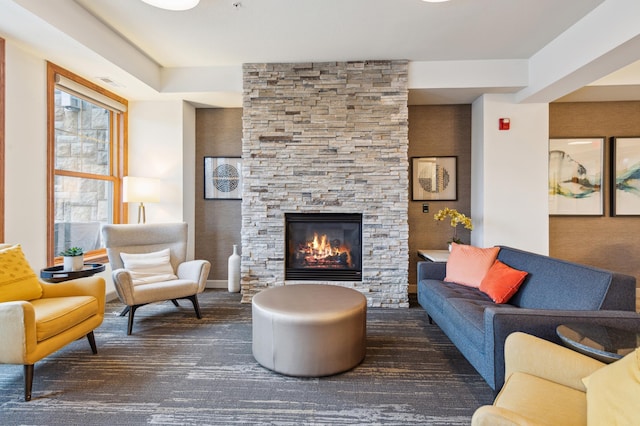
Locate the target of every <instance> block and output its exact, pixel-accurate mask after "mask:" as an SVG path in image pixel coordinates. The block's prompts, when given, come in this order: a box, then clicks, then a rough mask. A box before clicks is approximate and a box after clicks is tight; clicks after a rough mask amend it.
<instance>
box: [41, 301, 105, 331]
mask: <svg viewBox="0 0 640 426" xmlns="http://www.w3.org/2000/svg"><path fill="white" fill-rule="evenodd" d="M31 304H32V305H33V308H34V310H35V315H36V340H37V341H38V342H42V341H44V340H46V339H48V338H50V337H52V336H55V335H57V334H60V333H62V332H63V331H65V330H68V329H70V328H72V327H74V326H75V325H77V324H79V323H81V322H82V321H84V320H86V319H87V318H89V317H91V316H93V315H95V314H96V312H97V311H98V301H97V300H96V298H95V297H92V296H72V297H52V298H47V299H38V300H33V301H32V302H31Z"/></svg>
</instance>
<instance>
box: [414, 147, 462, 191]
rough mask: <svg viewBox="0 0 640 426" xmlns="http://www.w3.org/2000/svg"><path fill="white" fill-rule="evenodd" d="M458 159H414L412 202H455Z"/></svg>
mask: <svg viewBox="0 0 640 426" xmlns="http://www.w3.org/2000/svg"><path fill="white" fill-rule="evenodd" d="M457 161H458V157H414V158H412V161H411V169H412V199H413V201H425V200H431V201H455V200H457V199H458V182H457V181H458V170H457Z"/></svg>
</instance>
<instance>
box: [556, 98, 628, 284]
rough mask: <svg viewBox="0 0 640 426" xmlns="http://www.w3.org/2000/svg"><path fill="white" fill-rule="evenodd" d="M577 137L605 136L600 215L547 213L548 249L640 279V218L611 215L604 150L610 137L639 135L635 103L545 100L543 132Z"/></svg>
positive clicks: (570, 258) (608, 162)
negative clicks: (546, 113) (546, 115)
mask: <svg viewBox="0 0 640 426" xmlns="http://www.w3.org/2000/svg"><path fill="white" fill-rule="evenodd" d="M581 136H584V137H598V136H602V137H605V138H606V145H605V170H604V172H605V174H604V188H605V190H604V203H605V209H604V210H605V214H604V216H598V217H575V216H551V217H550V218H549V254H550V255H551V256H554V257H559V258H561V259H566V260H570V261H576V262H580V263H585V264H588V265H593V266H597V267H600V268H605V269H610V270H613V271H617V272H623V273H626V274H629V275H634V276H635V277H636V280H638V281H639V282H640V243H639V242H638V234H639V232H640V217H620V216H618V217H611V211H610V201H611V191H610V182H611V177H610V170H611V169H610V151H609V149H610V143H611V141H610V137H612V136H640V102H591V103H552V104H550V105H549V137H551V138H562V137H581ZM636 285H638V284H636Z"/></svg>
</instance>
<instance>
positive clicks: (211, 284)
mask: <svg viewBox="0 0 640 426" xmlns="http://www.w3.org/2000/svg"><path fill="white" fill-rule="evenodd" d="M206 288H229V282H228V281H226V280H207V285H206Z"/></svg>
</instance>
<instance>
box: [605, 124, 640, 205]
mask: <svg viewBox="0 0 640 426" xmlns="http://www.w3.org/2000/svg"><path fill="white" fill-rule="evenodd" d="M611 216H640V137H633V138H622V137H614V138H611Z"/></svg>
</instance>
